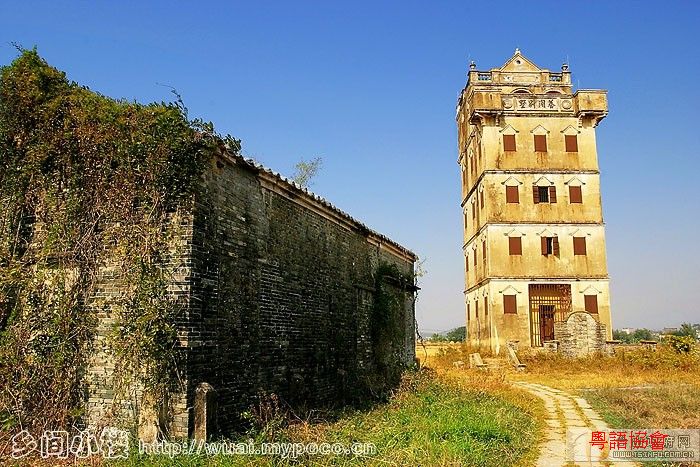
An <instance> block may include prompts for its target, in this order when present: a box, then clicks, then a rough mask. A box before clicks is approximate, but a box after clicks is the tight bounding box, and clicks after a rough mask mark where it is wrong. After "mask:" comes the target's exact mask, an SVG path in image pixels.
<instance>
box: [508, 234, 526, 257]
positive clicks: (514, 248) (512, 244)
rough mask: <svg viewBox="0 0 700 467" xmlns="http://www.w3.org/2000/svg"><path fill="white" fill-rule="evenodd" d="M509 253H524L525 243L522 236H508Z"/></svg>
mask: <svg viewBox="0 0 700 467" xmlns="http://www.w3.org/2000/svg"><path fill="white" fill-rule="evenodd" d="M508 253H509V254H511V255H522V254H523V244H522V240H521V239H520V237H508Z"/></svg>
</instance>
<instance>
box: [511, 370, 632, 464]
mask: <svg viewBox="0 0 700 467" xmlns="http://www.w3.org/2000/svg"><path fill="white" fill-rule="evenodd" d="M514 384H515V385H516V386H518V387H520V388H522V389H524V390H526V391H529V392H530V393H532V394H534V395H536V396H537V397H539V398H540V399H542V400H543V401H544V406H545V409H546V410H547V418H546V419H545V423H546V424H547V427H548V429H547V434H546V437H545V441H544V443H543V444H542V447H541V451H540V457H539V459H537V464H536V465H537V466H538V467H559V466H573V465H581V466H613V465H615V464H612V463H609V462H606V463H596V462H593V463H578V464H574V463H567V461H566V457H567V456H566V430H567V428H589V429H593V430H601V431H602V430H607V429H608V425H607V424H606V423H605V422H604V421H603V420H602V419H601V418H600V415H598V413H596V412H595V411H594V410H593V409H592V408H591V406H590V405H589V404H588V402H586V400H585V399H582V398H580V397H574V396H572V395H571V394H568V393H566V392H564V391H560V390H559V389H554V388H551V387H549V386H544V385H542V384H535V383H525V382H516V383H514ZM617 465H621V464H617ZM624 465H625V466H628V467H632V466H634V465H637V464H633V463H630V462H625V463H624Z"/></svg>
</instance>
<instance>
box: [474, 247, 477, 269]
mask: <svg viewBox="0 0 700 467" xmlns="http://www.w3.org/2000/svg"><path fill="white" fill-rule="evenodd" d="M476 257H477V254H476V250H474V267H476Z"/></svg>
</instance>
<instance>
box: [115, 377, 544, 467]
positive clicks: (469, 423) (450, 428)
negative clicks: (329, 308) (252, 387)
mask: <svg viewBox="0 0 700 467" xmlns="http://www.w3.org/2000/svg"><path fill="white" fill-rule="evenodd" d="M538 406H539V404H538V402H537V401H536V400H535V399H534V397H531V396H529V395H523V394H522V393H521V392H519V391H513V390H511V389H510V388H509V387H508V386H507V385H506V384H504V383H503V382H502V380H500V379H498V378H492V377H489V376H485V375H479V377H478V378H477V377H475V378H473V379H471V380H467V379H466V378H464V377H463V376H451V375H449V374H442V375H437V374H436V373H435V372H434V371H429V370H423V371H420V372H414V373H408V374H405V375H404V377H403V378H402V381H401V384H400V386H399V388H398V389H397V390H396V391H395V392H394V393H393V395H392V397H391V398H390V399H389V401H388V402H387V403H386V404H382V405H379V406H376V407H374V408H372V409H371V410H345V411H342V412H337V413H333V414H325V415H324V417H323V418H325V420H324V419H319V415H318V414H309V417H308V418H307V417H302V418H303V419H298V420H297V421H296V422H294V423H292V424H291V425H289V426H287V427H285V428H279V426H280V424H279V423H278V422H277V421H276V419H274V418H273V419H271V420H268V423H271V424H273V425H274V426H275V429H273V430H265V429H264V428H263V429H262V430H260V431H259V432H257V433H251V436H253V437H254V438H255V442H256V443H260V442H263V441H275V442H292V443H324V442H326V443H342V444H344V445H350V444H351V443H353V442H361V443H372V444H374V446H376V454H374V455H369V456H353V455H315V456H310V455H303V456H301V457H299V458H296V459H281V458H279V457H251V456H243V455H238V456H224V455H219V456H215V457H211V456H209V457H206V456H203V455H201V456H194V455H189V456H182V457H178V458H176V462H177V464H178V465H185V466H200V465H219V466H232V465H281V466H283V465H370V466H385V465H479V466H502V465H509V466H517V465H532V463H533V461H534V459H535V457H536V455H537V441H538V439H537V432H538V425H537V421H536V420H537V416H538V413H537V412H536V411H535V410H536V408H537V407H538ZM260 432H263V433H265V435H264V436H259V433H260ZM243 441H245V440H243ZM172 464H173V461H172V460H170V459H168V458H167V457H165V456H160V457H155V456H150V457H148V456H137V455H135V456H132V457H131V458H130V459H129V460H128V461H126V462H122V463H117V464H115V465H118V466H128V465H163V466H165V465H172Z"/></svg>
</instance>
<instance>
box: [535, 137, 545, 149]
mask: <svg viewBox="0 0 700 467" xmlns="http://www.w3.org/2000/svg"><path fill="white" fill-rule="evenodd" d="M535 152H547V135H535Z"/></svg>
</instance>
